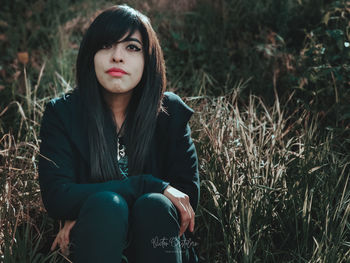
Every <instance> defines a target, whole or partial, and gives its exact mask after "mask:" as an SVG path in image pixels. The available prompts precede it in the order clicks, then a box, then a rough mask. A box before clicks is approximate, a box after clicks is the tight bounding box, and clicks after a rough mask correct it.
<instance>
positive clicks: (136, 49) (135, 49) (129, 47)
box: [127, 45, 141, 51]
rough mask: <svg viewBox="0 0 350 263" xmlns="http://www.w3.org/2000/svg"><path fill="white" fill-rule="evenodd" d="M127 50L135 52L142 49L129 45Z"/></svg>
mask: <svg viewBox="0 0 350 263" xmlns="http://www.w3.org/2000/svg"><path fill="white" fill-rule="evenodd" d="M127 49H130V50H133V51H140V50H141V48H139V47H137V46H135V45H128V46H127Z"/></svg>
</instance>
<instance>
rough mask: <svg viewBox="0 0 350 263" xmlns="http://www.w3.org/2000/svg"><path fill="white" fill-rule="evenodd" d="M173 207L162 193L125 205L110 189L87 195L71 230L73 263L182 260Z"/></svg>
mask: <svg viewBox="0 0 350 263" xmlns="http://www.w3.org/2000/svg"><path fill="white" fill-rule="evenodd" d="M179 223H180V221H179V216H178V212H177V210H176V207H175V206H174V205H173V203H172V202H171V201H170V200H169V199H168V198H167V197H166V196H165V195H163V194H159V193H148V194H144V195H142V196H141V197H140V198H138V199H137V200H136V202H135V203H134V205H133V206H132V207H128V204H127V203H126V201H125V199H124V198H123V197H122V196H120V195H119V194H116V193H114V192H110V191H103V192H98V193H96V194H93V195H91V196H89V198H88V199H87V200H86V201H85V203H84V205H83V206H82V208H81V210H80V213H79V217H78V219H77V222H76V224H75V225H74V227H73V228H72V230H71V233H70V241H71V245H70V251H71V255H70V259H71V260H72V261H73V262H74V263H82V262H84V263H89V262H91V263H96V262H99V263H120V262H122V261H121V260H122V254H123V255H126V257H127V258H128V262H129V263H142V262H145V263H146V262H154V263H157V262H167V263H181V262H182V260H181V247H180V243H179V241H180V239H179V237H178V234H179V230H180V225H179Z"/></svg>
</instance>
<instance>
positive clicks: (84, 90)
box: [76, 5, 166, 182]
mask: <svg viewBox="0 0 350 263" xmlns="http://www.w3.org/2000/svg"><path fill="white" fill-rule="evenodd" d="M136 30H139V32H140V33H141V36H142V42H143V50H144V59H145V64H144V71H143V75H142V78H141V80H140V82H139V83H138V85H137V86H136V87H135V88H134V90H133V93H132V97H131V99H130V102H129V105H128V107H127V115H126V119H125V124H124V128H125V130H124V136H123V137H124V138H125V144H126V152H127V155H128V174H129V176H132V175H138V174H140V173H142V170H143V166H144V164H145V161H146V156H147V155H148V151H149V147H150V143H151V140H152V137H153V134H154V131H155V127H156V121H157V116H158V114H159V112H160V111H162V110H163V108H162V99H163V96H164V91H165V86H166V77H165V64H164V58H163V53H162V50H161V48H160V45H159V41H158V38H157V36H156V33H155V32H154V30H153V28H152V26H151V24H150V21H149V19H148V18H147V17H146V16H145V15H143V14H141V13H140V12H138V11H136V10H135V9H133V8H131V7H129V6H126V5H120V6H113V7H110V8H108V9H106V10H104V11H103V12H102V13H101V14H100V15H98V16H97V17H96V19H95V20H94V21H93V22H92V24H91V25H90V27H89V28H88V30H87V32H86V33H85V35H84V37H83V40H82V42H81V45H80V49H79V54H78V58H77V64H76V69H77V72H76V74H77V87H78V93H79V95H80V97H81V100H82V107H83V112H84V114H85V117H86V118H87V127H88V128H87V129H88V130H87V132H88V138H89V148H90V168H91V170H90V172H91V175H90V176H91V178H90V179H91V181H93V182H103V181H108V180H112V179H120V178H121V173H120V170H119V167H118V165H117V163H116V162H115V161H114V160H113V157H112V156H113V155H115V154H116V149H115V148H114V147H115V145H114V144H113V143H111V142H108V141H107V136H106V129H107V128H106V127H108V122H109V120H113V125H114V126H113V127H114V128H116V123H115V120H114V117H113V118H111V116H112V115H113V113H112V110H111V109H109V108H108V106H107V104H106V102H105V101H104V99H103V95H102V89H103V87H102V86H101V85H100V84H99V82H98V80H97V77H96V73H95V69H94V56H95V54H96V52H97V51H98V50H100V49H101V48H102V47H103V46H104V45H106V44H112V43H115V42H116V41H118V40H120V39H121V38H122V37H123V36H124V35H125V34H127V33H128V34H129V35H128V36H130V35H132V34H133V33H134V32H135V31H136Z"/></svg>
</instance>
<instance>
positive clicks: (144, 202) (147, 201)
mask: <svg viewBox="0 0 350 263" xmlns="http://www.w3.org/2000/svg"><path fill="white" fill-rule="evenodd" d="M132 213H133V215H134V216H135V217H137V218H145V217H154V216H157V217H159V216H160V217H162V216H172V217H174V218H176V219H178V212H177V210H176V207H175V206H174V204H173V203H172V202H171V201H170V199H169V198H167V197H166V196H165V195H163V194H160V193H147V194H144V195H142V196H141V197H139V198H138V199H137V200H136V202H135V203H134V206H133V208H132Z"/></svg>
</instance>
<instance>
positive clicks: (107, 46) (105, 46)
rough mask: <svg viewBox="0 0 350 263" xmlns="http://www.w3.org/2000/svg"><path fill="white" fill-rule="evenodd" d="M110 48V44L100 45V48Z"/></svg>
mask: <svg viewBox="0 0 350 263" xmlns="http://www.w3.org/2000/svg"><path fill="white" fill-rule="evenodd" d="M110 48H112V45H111V44H105V45H103V46H102V49H110Z"/></svg>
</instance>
